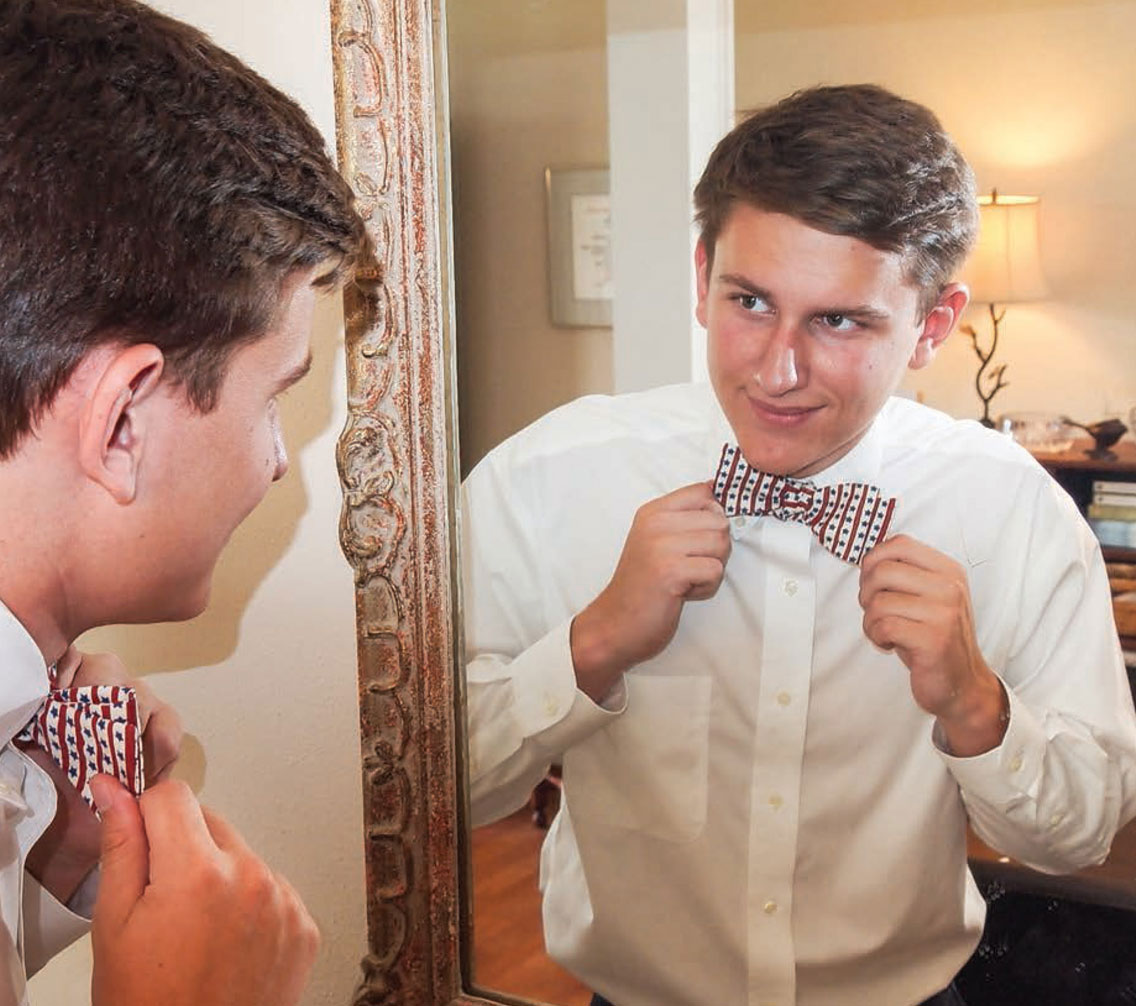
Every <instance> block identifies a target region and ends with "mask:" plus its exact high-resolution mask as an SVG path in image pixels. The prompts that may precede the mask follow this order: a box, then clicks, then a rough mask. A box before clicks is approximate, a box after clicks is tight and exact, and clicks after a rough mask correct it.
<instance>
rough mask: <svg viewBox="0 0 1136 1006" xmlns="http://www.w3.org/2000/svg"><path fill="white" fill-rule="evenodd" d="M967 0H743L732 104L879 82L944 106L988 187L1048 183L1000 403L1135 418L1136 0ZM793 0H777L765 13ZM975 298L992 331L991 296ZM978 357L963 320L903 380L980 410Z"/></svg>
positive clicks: (1011, 327)
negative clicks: (919, 3)
mask: <svg viewBox="0 0 1136 1006" xmlns="http://www.w3.org/2000/svg"><path fill="white" fill-rule="evenodd" d="M965 7H966V10H967V13H965V14H959V15H952V16H933V15H931V14H929V13H927V5H924V6H923V8H922V10H923V13H922V15H921V16H913V14H912V11H911V4H910V3H908V2H907V0H875V2H873V3H871V4H869V5H868V7H867V8H866V10H865V20H866V22H867V23H851V24H850V23H846V22H845V23H839V24H837V25H836V26H833V27H823V26H820V27H818V26H813V25H806V26H800V25H796V24H792V23H788V24H787V26H786V22H791V20H792V19H791V17H787V16H786V17H783V18H782V19H781V20H780V22H779V23H780V25H781V26H780V27H777V28H775V29H774V30H768V31H760V30H758V29H760V27H761V25H760V16H761V12H760V8H758V9H757V10H756V11H753V10H752V8H750V7H749V5H747V9H750V10H751V14H750V16H749V18H748V19H747V22H746V23H747V27H751V28H752V29H753V30H752V31H749V32H747V33H746V34H744V35H742V36H740V37H739V40H738V60H737V75H738V104H739V106H740V107H742V108H746V107H752V106H754V105H760V104H764V103H766V102H768V101H772V100H775V99H776V98H778V97H780V96H782V95H784V94H786V93H788V92H789V91H792V90H794V89H795V88H797V87H802V86H805V85H808V84H813V83H844V82H851V81H874V82H876V83H879V84H883V85H884V86H886V87H890V88H892V89H894V90H896V91H898V92H900V93H902V94H904V95H907V96H909V97H912V98H915V99H916V100H919V101H922V102H924V103H926V104H927V105H929V106H930V107H931V108H933V109H935V111H936V112H937V113H938V114H939V116H940V118H941V119H942V120H943V123H944V125H945V126H946V127H947V129H948V130H950V131H951V133H952V134H953V135H954V137H955V139H956V141H957V142H958V143H959V145H960V147H961V148H962V150H963V152H964V153H965V154H966V155H967V157H968V158H969V160H970V161H971V163H972V165H973V166H974V169H975V172H976V174H977V176H978V182H979V185H980V187H981V188H983V189H986V190H989V189H990V188H992V187H995V186H996V187H997V188H998V189H999V191H1001V192H1004V193H1010V192H1018V193H1028V194H1035V195H1040V196H1041V198H1042V203H1041V228H1042V237H1041V242H1042V259H1043V264H1044V267H1045V269H1046V272H1047V275H1048V278H1049V281H1050V285H1051V288H1052V292H1053V298H1052V300H1050V301H1047V302H1045V303H1039V304H1031V305H1020V306H1017V305H1014V306H1011V307H1010V308H1009V311H1008V313H1007V315H1006V319H1005V322H1004V323H1003V334H1004V339H1003V340H1002V342H1001V344H1000V347H999V352H998V356H999V359H1001V360H1003V361H1005V362H1007V363H1008V364H1009V366H1008V370H1007V374H1006V376H1007V379H1008V380H1009V381H1010V386H1009V387H1008V388H1006V389H1004V390H1003V391H1001V392H1000V393H999V394H998V396H997V397H996V398H995V399H994V402H993V404H992V411H993V412H995V413H997V412H1002V411H1010V410H1022V409H1041V410H1050V411H1059V412H1066V413H1068V414H1071V415H1073V416H1074V417H1077V418H1081V419H1082V421H1084V422H1088V421H1091V420H1094V419H1099V418H1102V417H1103V416H1105V415H1109V414H1120V415H1122V416H1123V417H1124V418H1125V420H1126V421H1127V413H1128V410H1129V409H1130V408H1131V407H1133V406H1136V283H1134V282H1133V277H1136V187H1134V186H1133V184H1132V164H1133V158H1134V155H1136V102H1133V100H1132V96H1133V95H1136V61H1134V60H1133V58H1132V54H1133V52H1134V51H1136V3H1133V2H1131V0H1128V2H1123V3H1105V4H1095V3H1083V2H1077V3H1054V2H1044V3H1038V2H1034V3H1027V2H1018V3H1013V4H1009V5H1007V4H1001V3H994V2H990V3H986V4H978V3H974V2H968V3H966V4H965ZM1007 7H1009V8H1010V9H1009V10H1007ZM983 8H985V11H986V12H984V11H983ZM995 10H997V11H998V12H997V13H991V12H992V11H995ZM785 13H786V12H784V11H781V10H780V9H779V8H777V7H775V8H772V9H771V10H770V17H771V19H773V20H774V22H775V23H778V22H777V20H776V19H777V18H778V17H779V16H780V15H784V14H785ZM813 13H814V14H815V11H814V12H813ZM971 313H972V314H974V318H973V321H974V322H975V325H976V327H977V328H978V329H979V331H980V333H986V332H988V330H989V322H988V319H987V318H986V317H985V309H984V308H983V309H979V310H978V311H977V312H971ZM976 368H977V360H976V358H975V357H974V353H973V350H972V349H971V348H970V343H969V341H968V340H967V339H966V338H965V337H964V336H961V335H958V334H956V335H955V336H954V337H952V339H951V341H950V342H948V344H947V345H946V346H945V347H944V349H943V351H942V352H941V353H940V355H939V359H938V360H937V361H936V362H935V364H934V365H933V366H932V367H931V368H930V369H929V370H925V371H921V372H919V373H915V374H911V375H910V376H909V378H908V380H907V382H906V385H905V386H906V388H907V390H909V391H911V392H921V393H922V394H923V395H924V396H925V398H926V400H927V402H928V403H929V404H932V405H935V406H937V407H939V408H942V409H945V410H946V411H947V412H950V413H952V414H954V415H958V416H973V415H977V414H978V413H979V412H980V407H979V406H980V403H979V401H978V398H977V396H976V395H975V393H974V389H973V378H974V373H975V370H976Z"/></svg>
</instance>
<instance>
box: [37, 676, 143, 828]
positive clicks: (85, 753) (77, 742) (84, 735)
mask: <svg viewBox="0 0 1136 1006" xmlns="http://www.w3.org/2000/svg"><path fill="white" fill-rule="evenodd" d="M53 684H54V681H53ZM15 739H16V740H19V741H28V742H30V743H32V744H36V745H38V746H39V747H41V748H43V749H44V751H46V752H47V753H48V754H49V755H50V756H51V759H52V761H54V762H55V764H56V765H58V766H59V767H60V768H61V769H62V770H63V771H64V772H65V773H66V774H67V778H68V779H69V780H70V782H71V784H72V785H73V786H74V787H75V788H76V789H77V790H78V791H79V792H80V793H81V794H82V795H83V799H84V800H86V801H87V803H88V804H89V805H90V806H91V807H94V805H95V802H94V799H93V798H92V796H91V787H90V782H91V779H93V778H94V777H95V776H96V775H98V774H99V773H100V772H101V773H104V774H106V775H110V776H114V777H115V778H116V779H118V781H119V782H121V783H122V784H123V786H125V787H126V788H127V789H129V790H130V791H131V792H132V793H133V794H134V795H135V796H141V795H142V790H143V788H144V783H143V772H142V727H141V725H140V722H139V718H138V699H137V697H136V696H135V694H134V689H133V688H126V687H124V686H122V685H86V686H82V687H78V688H54V687H53V688H52V690H51V692H50V693H49V694H48V696H47V698H46V700H45V701H44V704H43V706H42V707H41V708H40V711H39V712H38V713H36V714H35V716H33V717H32V719H31V721H30V722H29V723H28V725H27V726H26V727H24V729H23V730H22V731H21V732H20V733H19V734H17V735H16V738H15Z"/></svg>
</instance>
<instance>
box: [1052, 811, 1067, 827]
mask: <svg viewBox="0 0 1136 1006" xmlns="http://www.w3.org/2000/svg"><path fill="white" fill-rule="evenodd" d="M1064 820H1065V815H1064V814H1054V815H1053V817H1051V818H1050V819H1049V827H1051V828H1056V827H1057V826H1058V825H1059V824H1060V823H1061V822H1062V821H1064Z"/></svg>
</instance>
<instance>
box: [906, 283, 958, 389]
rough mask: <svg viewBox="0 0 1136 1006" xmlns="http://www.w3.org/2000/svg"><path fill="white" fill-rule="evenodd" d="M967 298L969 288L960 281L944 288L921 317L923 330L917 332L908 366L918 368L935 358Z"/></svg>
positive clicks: (913, 368)
mask: <svg viewBox="0 0 1136 1006" xmlns="http://www.w3.org/2000/svg"><path fill="white" fill-rule="evenodd" d="M969 300H970V290H968V289H967V287H966V286H965V285H964V284H962V283H951V284H949V285H948V286H947V287H945V288H944V290H943V292H942V293H941V294H939V299H938V300H937V301H936V302H935V305H934V307H932V308H931V310H930V311H928V312H927V315H926V317H925V318H924V319H923V330H922V331H921V332H920V333H919V341H918V342H917V343H916V344H915V351H914V352H913V353H912V354H911V359H910V360H909V361H908V363H907V365H908V367H910V368H911V369H912V370H919V369H921V368H922V367H926V366H927V364H929V363H930V362H931V361H932V360H933V359H934V358H935V353H936V352H937V351H938V348H939V347H940V346H941V345H942V344H943V342H944V341H945V340H946V338H947V336H948V335H950V334H951V332H953V331H954V328H955V325H957V324H958V320H959V318H960V317H962V313H963V311H964V310H966V305H967V302H968V301H969Z"/></svg>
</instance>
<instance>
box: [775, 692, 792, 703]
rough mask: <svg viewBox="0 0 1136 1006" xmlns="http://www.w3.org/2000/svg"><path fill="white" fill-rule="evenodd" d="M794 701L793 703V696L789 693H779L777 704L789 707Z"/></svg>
mask: <svg viewBox="0 0 1136 1006" xmlns="http://www.w3.org/2000/svg"><path fill="white" fill-rule="evenodd" d="M792 701H793V696H792V695H790V694H789V693H788V692H778V693H777V704H778V705H779V706H787V705H788V704H789V703H790V702H792Z"/></svg>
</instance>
